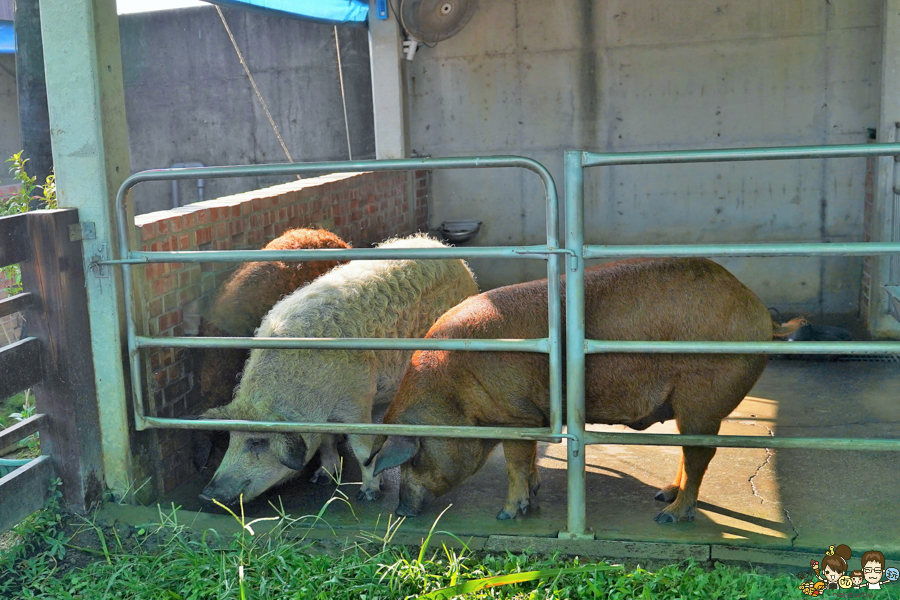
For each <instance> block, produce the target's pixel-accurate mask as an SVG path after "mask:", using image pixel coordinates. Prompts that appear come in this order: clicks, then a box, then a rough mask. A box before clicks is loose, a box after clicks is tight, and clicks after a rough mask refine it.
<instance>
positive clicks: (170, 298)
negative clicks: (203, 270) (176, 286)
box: [162, 292, 179, 313]
mask: <svg viewBox="0 0 900 600" xmlns="http://www.w3.org/2000/svg"><path fill="white" fill-rule="evenodd" d="M162 301H163V312H164V313H166V312H171V311H173V310H175V309H176V308H178V306H179V305H178V295H177V294H176V293H175V292H169V293H168V294H166V295H165V296H163V299H162Z"/></svg>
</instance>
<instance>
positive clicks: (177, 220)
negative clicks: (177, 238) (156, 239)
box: [169, 215, 183, 233]
mask: <svg viewBox="0 0 900 600" xmlns="http://www.w3.org/2000/svg"><path fill="white" fill-rule="evenodd" d="M182 224H183V221H182V219H181V215H177V216H175V217H172V218H170V219H169V230H170V231H171V232H172V233H178V232H179V231H181V229H182Z"/></svg>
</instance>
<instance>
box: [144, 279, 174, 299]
mask: <svg viewBox="0 0 900 600" xmlns="http://www.w3.org/2000/svg"><path fill="white" fill-rule="evenodd" d="M174 286H175V277H174V276H172V275H169V276H167V277H161V278H159V279H156V280H154V281H153V282H152V283H151V284H150V290H151V293H152V296H153V297H154V298H156V297H158V296H162V295H164V294H165V293H167V292H169V291H170V290H172V288H173V287H174Z"/></svg>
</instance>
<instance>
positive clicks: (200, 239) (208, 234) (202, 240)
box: [195, 227, 213, 246]
mask: <svg viewBox="0 0 900 600" xmlns="http://www.w3.org/2000/svg"><path fill="white" fill-rule="evenodd" d="M195 236H196V238H197V245H198V246H199V245H200V244H208V243H209V242H211V241H212V238H213V228H212V227H204V228H203V229H198V230H197V231H196V232H195Z"/></svg>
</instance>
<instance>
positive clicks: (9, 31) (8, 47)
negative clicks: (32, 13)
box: [0, 21, 16, 54]
mask: <svg viewBox="0 0 900 600" xmlns="http://www.w3.org/2000/svg"><path fill="white" fill-rule="evenodd" d="M15 53H16V33H15V30H14V29H13V22H12V21H0V54H15Z"/></svg>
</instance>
